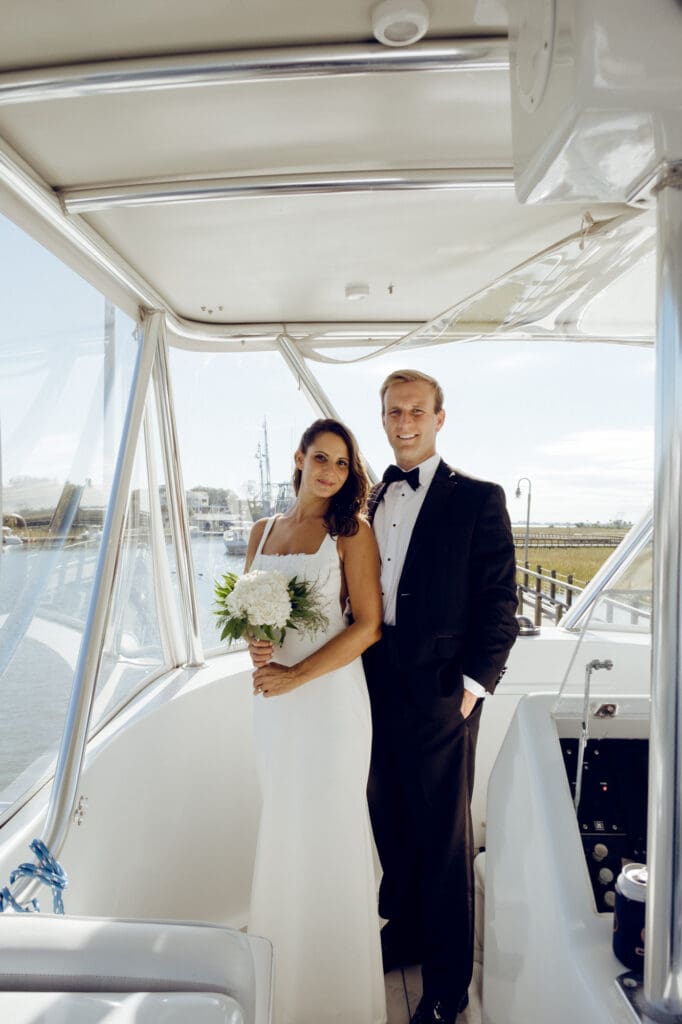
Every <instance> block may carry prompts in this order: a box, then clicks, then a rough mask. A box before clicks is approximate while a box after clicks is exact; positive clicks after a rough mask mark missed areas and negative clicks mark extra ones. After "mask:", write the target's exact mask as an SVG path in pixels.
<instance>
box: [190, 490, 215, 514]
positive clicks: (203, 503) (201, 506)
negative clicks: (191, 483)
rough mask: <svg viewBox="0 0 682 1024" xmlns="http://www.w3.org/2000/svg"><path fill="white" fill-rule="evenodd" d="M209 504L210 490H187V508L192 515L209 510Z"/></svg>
mask: <svg viewBox="0 0 682 1024" xmlns="http://www.w3.org/2000/svg"><path fill="white" fill-rule="evenodd" d="M209 504H210V503H209V500H208V491H188V492H187V510H188V512H189V514H190V515H194V514H195V513H197V512H206V511H208V508H209Z"/></svg>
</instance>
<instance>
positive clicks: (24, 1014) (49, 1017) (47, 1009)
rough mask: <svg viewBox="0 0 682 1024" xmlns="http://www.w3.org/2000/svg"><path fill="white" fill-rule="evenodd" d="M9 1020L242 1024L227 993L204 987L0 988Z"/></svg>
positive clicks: (0, 1010)
mask: <svg viewBox="0 0 682 1024" xmlns="http://www.w3.org/2000/svg"><path fill="white" fill-rule="evenodd" d="M0 1020H3V1021H11V1022H12V1024H94V1022H95V1021H97V1022H106V1024H190V1022H191V1024H244V1015H243V1014H242V1011H241V1009H240V1008H239V1006H238V1005H237V1003H236V1002H235V1001H234V999H231V998H230V997H229V996H223V995H219V994H217V993H205V992H134V993H131V992H0Z"/></svg>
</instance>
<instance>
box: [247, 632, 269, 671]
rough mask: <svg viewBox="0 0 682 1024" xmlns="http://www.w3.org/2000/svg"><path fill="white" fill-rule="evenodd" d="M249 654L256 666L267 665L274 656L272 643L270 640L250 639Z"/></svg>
mask: <svg viewBox="0 0 682 1024" xmlns="http://www.w3.org/2000/svg"><path fill="white" fill-rule="evenodd" d="M249 654H250V655H251V661H252V662H253V666H254V668H261V667H262V666H263V665H267V663H268V662H269V661H270V658H271V657H272V644H271V643H270V641H269V640H254V639H253V638H251V639H250V640H249Z"/></svg>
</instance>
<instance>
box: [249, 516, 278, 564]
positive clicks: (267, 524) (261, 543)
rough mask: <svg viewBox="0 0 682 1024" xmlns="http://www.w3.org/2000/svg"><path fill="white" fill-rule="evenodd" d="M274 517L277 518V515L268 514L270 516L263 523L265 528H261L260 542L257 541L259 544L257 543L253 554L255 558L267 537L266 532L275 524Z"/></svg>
mask: <svg viewBox="0 0 682 1024" xmlns="http://www.w3.org/2000/svg"><path fill="white" fill-rule="evenodd" d="M275 519H277V516H270V518H269V519H268V521H267V523H266V524H265V529H264V530H263V533H262V535H261V539H260V543H259V545H258V547H257V549H256V554H255V555H254V558H256V557H257V556H258V555H260V553H261V552H262V550H263V545H264V544H265V542H266V540H267V539H268V534H269V533H270V530H271V529H272V528H273V526H274V525H275Z"/></svg>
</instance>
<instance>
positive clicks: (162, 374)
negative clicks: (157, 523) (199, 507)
mask: <svg viewBox="0 0 682 1024" xmlns="http://www.w3.org/2000/svg"><path fill="white" fill-rule="evenodd" d="M153 379H154V393H155V395H156V408H157V414H158V418H159V432H160V434H161V450H162V454H163V461H164V468H165V472H166V483H167V485H168V491H169V499H170V500H169V502H168V508H169V515H170V520H171V530H172V534H173V544H174V546H175V559H176V564H177V568H178V583H179V585H180V600H181V602H182V619H183V624H184V627H185V641H186V655H185V656H186V660H187V664H188V665H203V664H204V651H203V645H202V642H201V627H200V625H199V607H198V603H197V595H196V591H195V589H194V559H193V557H192V543H191V540H190V535H189V522H188V520H187V505H186V502H185V488H184V484H183V480H182V468H181V464H180V451H179V447H178V433H177V427H176V424H175V412H174V408H173V397H172V392H171V382H170V373H169V371H168V348H167V343H166V331H165V324H163V325H162V326H161V328H160V331H159V341H158V345H157V352H156V360H155V363H154V370H153Z"/></svg>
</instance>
